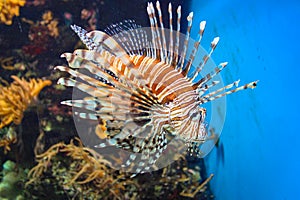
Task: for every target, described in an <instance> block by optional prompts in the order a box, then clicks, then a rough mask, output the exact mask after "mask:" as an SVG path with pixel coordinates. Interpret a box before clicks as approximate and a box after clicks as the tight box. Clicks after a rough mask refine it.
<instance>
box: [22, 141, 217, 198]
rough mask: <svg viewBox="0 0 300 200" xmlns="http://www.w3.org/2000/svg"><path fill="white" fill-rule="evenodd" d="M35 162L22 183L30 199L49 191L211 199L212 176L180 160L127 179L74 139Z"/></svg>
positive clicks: (70, 194)
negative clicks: (26, 179) (25, 180)
mask: <svg viewBox="0 0 300 200" xmlns="http://www.w3.org/2000/svg"><path fill="white" fill-rule="evenodd" d="M76 143H77V144H76ZM36 160H37V162H38V164H37V165H36V166H35V167H33V168H32V169H31V170H30V171H29V173H28V178H29V180H28V182H27V183H26V186H27V187H26V188H27V191H28V193H29V194H30V196H28V198H31V199H32V198H33V199H41V198H43V197H44V195H46V194H49V193H50V191H51V192H52V194H53V196H51V198H52V199H66V198H69V199H147V198H149V197H151V198H153V199H190V198H196V199H210V198H212V195H211V193H210V192H209V190H208V186H207V183H208V182H209V181H210V180H211V178H212V175H211V176H210V177H209V178H208V179H206V180H205V179H203V178H202V175H200V168H199V166H197V167H195V168H192V167H190V166H188V164H187V161H186V159H185V158H184V157H181V158H180V159H179V160H178V161H176V162H174V163H173V164H171V165H169V166H168V167H166V168H163V169H162V170H158V171H155V172H152V173H151V175H149V174H148V173H147V174H138V175H136V176H131V174H127V173H125V172H122V171H118V170H114V169H113V168H112V164H111V163H110V162H109V161H107V160H105V159H104V158H103V157H102V156H101V155H99V154H98V153H96V152H95V151H94V150H92V149H90V148H87V147H84V146H83V145H82V143H81V142H80V140H79V139H76V140H73V141H71V143H70V144H65V143H63V142H60V143H57V144H55V145H53V146H51V147H50V148H49V149H48V150H47V151H46V152H44V153H42V154H39V155H36ZM201 182H202V183H201ZM45 188H47V189H45ZM48 190H49V191H48ZM53 190H54V191H55V192H53ZM54 193H55V194H54ZM64 195H66V196H64ZM47 197H48V198H50V197H49V196H47Z"/></svg>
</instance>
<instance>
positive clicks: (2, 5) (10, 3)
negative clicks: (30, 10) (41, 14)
mask: <svg viewBox="0 0 300 200" xmlns="http://www.w3.org/2000/svg"><path fill="white" fill-rule="evenodd" d="M25 3H26V1H25V0H1V1H0V23H4V24H6V25H11V24H12V19H13V17H14V16H19V15H20V7H21V6H24V5H25Z"/></svg>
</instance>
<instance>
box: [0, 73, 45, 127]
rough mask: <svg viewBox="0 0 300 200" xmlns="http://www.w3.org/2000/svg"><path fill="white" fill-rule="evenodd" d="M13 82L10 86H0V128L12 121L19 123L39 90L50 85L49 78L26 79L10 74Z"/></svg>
mask: <svg viewBox="0 0 300 200" xmlns="http://www.w3.org/2000/svg"><path fill="white" fill-rule="evenodd" d="M12 79H14V82H13V83H11V84H10V86H7V87H3V86H0V128H2V127H4V126H6V125H8V124H10V123H11V122H14V124H17V125H18V124H20V123H21V121H22V118H23V112H24V111H25V110H26V109H27V107H28V106H29V105H30V103H31V102H32V100H34V99H35V98H36V97H37V95H38V94H39V93H40V91H41V90H42V89H43V88H44V87H45V86H49V85H51V81H50V80H42V79H30V80H29V81H26V80H25V79H24V78H22V79H20V78H18V77H17V76H12Z"/></svg>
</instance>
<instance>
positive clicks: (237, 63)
mask: <svg viewBox="0 0 300 200" xmlns="http://www.w3.org/2000/svg"><path fill="white" fill-rule="evenodd" d="M191 10H193V11H194V12H195V13H197V15H195V16H197V17H198V16H200V18H197V19H196V20H199V21H200V20H207V24H208V25H207V29H206V33H205V34H206V36H215V35H217V36H220V37H221V41H220V43H219V46H218V50H216V53H215V54H214V56H213V58H214V60H215V62H217V63H218V62H223V61H224V60H227V61H228V62H229V67H228V68H227V69H226V70H224V72H223V79H224V80H225V82H227V83H230V82H231V81H234V80H235V78H237V77H238V78H240V79H241V82H248V81H251V80H254V79H258V80H260V82H259V83H258V87H257V88H256V89H255V90H253V91H246V92H243V93H239V94H237V95H232V96H228V97H227V114H226V122H225V127H224V129H223V132H222V135H221V142H222V143H223V145H224V152H225V162H224V164H222V163H220V162H218V159H219V157H216V155H217V151H218V149H217V148H216V149H215V150H214V151H213V152H212V153H211V154H210V155H209V156H208V157H207V163H208V165H209V171H210V172H211V173H215V175H216V176H215V177H214V179H213V181H212V182H211V184H212V188H213V191H214V192H215V195H216V197H217V198H216V199H225V200H226V199H299V198H300V193H299V188H298V187H299V184H298V179H299V175H300V174H299V170H298V169H299V167H300V159H299V155H298V152H299V150H300V149H299V134H298V130H299V116H298V113H299V111H300V109H299V107H300V106H299V100H298V96H299V89H298V87H297V85H298V83H297V82H298V81H297V80H298V76H299V72H300V69H299V67H298V62H297V61H298V58H299V53H298V52H299V50H298V47H299V41H298V36H299V34H300V29H299V25H300V23H299V22H300V21H299V19H300V4H299V2H296V1H280V2H277V3H275V2H272V1H245V2H240V1H222V2H219V1H209V2H201V3H199V1H193V3H192V6H191Z"/></svg>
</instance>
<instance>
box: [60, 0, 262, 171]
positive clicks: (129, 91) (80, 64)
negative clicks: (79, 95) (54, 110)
mask: <svg viewBox="0 0 300 200" xmlns="http://www.w3.org/2000/svg"><path fill="white" fill-rule="evenodd" d="M147 13H148V16H149V21H150V28H142V27H141V26H139V25H136V24H135V23H134V21H132V20H127V21H124V22H121V23H117V24H113V25H111V26H109V27H107V28H106V30H105V31H91V32H87V31H85V30H84V29H82V28H80V27H79V26H76V25H72V26H71V28H72V29H73V30H74V31H75V33H77V35H78V36H79V38H80V39H81V41H82V42H83V43H84V44H85V45H86V46H87V48H88V49H77V50H75V51H74V52H73V53H64V54H62V57H64V58H65V59H66V60H67V62H68V64H69V67H65V66H57V67H56V69H58V70H60V71H64V72H67V73H69V74H70V75H71V76H72V77H73V78H66V77H63V78H60V79H59V80H58V84H62V85H65V86H70V87H75V88H77V89H79V90H81V91H83V92H84V93H86V94H87V96H86V97H85V98H83V99H73V100H67V101H64V102H62V104H65V105H68V106H72V107H74V108H77V109H78V110H77V111H76V112H75V113H74V114H75V115H77V116H79V117H80V118H85V119H89V120H95V121H97V122H98V126H97V127H96V135H97V136H98V137H99V138H100V139H101V141H102V142H101V143H100V144H98V145H96V146H95V147H96V148H105V147H108V146H113V147H116V148H120V149H123V150H126V151H127V152H129V156H128V158H127V159H126V160H125V162H124V163H123V164H122V167H124V168H130V169H131V170H133V171H134V172H135V173H140V172H146V171H149V170H152V169H155V162H156V161H157V160H158V159H159V157H160V156H161V154H162V153H163V152H164V150H165V149H166V147H167V146H168V143H170V140H172V138H175V137H176V138H180V140H182V141H184V143H185V144H186V145H187V146H188V147H189V148H188V149H189V150H190V151H191V152H192V151H194V152H196V153H198V154H200V153H201V152H197V149H199V148H198V146H199V145H201V144H202V143H204V142H205V141H206V139H207V130H206V123H205V117H206V109H205V108H204V107H203V106H202V104H204V103H207V102H209V101H213V100H215V99H218V98H221V97H223V96H225V95H228V94H232V93H235V92H237V91H240V90H244V89H247V88H252V89H253V88H255V87H256V84H257V81H254V82H251V83H248V84H245V85H243V86H240V87H238V82H239V81H235V82H234V83H232V84H229V85H227V86H225V87H221V88H220V89H217V90H215V91H212V92H210V93H209V92H208V91H209V89H210V88H212V87H213V86H215V85H217V84H218V83H219V82H218V81H213V77H215V76H216V75H218V74H219V73H220V72H221V70H222V69H224V68H225V67H226V65H227V62H223V63H221V64H219V66H217V67H216V68H215V69H214V70H213V71H212V72H210V73H208V74H207V75H205V76H201V75H200V73H201V71H202V69H203V68H204V67H205V66H206V64H207V62H208V60H209V59H210V57H211V55H212V53H213V51H214V50H215V48H216V46H217V44H218V41H219V38H218V37H216V38H214V39H213V41H212V42H211V49H210V51H209V53H207V54H206V55H205V56H203V58H202V62H201V63H200V64H199V65H198V66H197V67H196V68H195V67H192V66H193V65H194V60H195V57H196V55H197V52H198V48H199V45H200V42H201V39H202V37H203V33H204V29H205V25H206V22H205V21H202V22H201V23H200V30H199V34H198V39H197V41H195V42H192V44H191V41H190V38H189V36H190V31H191V27H192V19H193V13H190V14H189V15H188V17H187V22H188V27H187V32H186V34H185V35H183V34H181V33H180V31H181V7H180V6H179V7H178V8H177V10H176V19H175V20H173V9H172V4H171V3H170V4H169V7H168V20H169V21H168V29H166V28H165V26H164V22H163V21H164V20H163V15H162V11H161V8H160V3H159V1H158V2H157V3H156V5H153V4H152V3H148V6H147ZM173 25H174V26H175V27H176V29H174V28H173ZM189 49H191V51H189ZM199 77H200V78H199ZM137 160H138V162H135V161H137Z"/></svg>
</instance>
